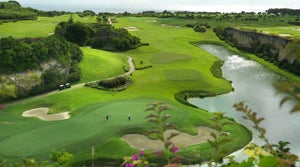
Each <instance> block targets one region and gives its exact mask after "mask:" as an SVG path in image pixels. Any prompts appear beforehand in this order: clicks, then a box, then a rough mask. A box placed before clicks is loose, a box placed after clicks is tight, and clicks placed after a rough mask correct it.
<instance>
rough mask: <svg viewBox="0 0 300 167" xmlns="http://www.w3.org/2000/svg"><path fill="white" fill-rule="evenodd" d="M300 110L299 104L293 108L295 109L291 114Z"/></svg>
mask: <svg viewBox="0 0 300 167" xmlns="http://www.w3.org/2000/svg"><path fill="white" fill-rule="evenodd" d="M299 110H300V103H298V104H297V105H296V106H294V107H293V109H292V110H291V112H292V113H293V112H296V111H299Z"/></svg>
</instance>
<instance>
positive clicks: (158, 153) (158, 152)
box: [154, 150, 164, 158]
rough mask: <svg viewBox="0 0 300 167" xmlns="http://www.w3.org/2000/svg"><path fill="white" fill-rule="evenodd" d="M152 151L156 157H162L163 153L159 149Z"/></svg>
mask: <svg viewBox="0 0 300 167" xmlns="http://www.w3.org/2000/svg"><path fill="white" fill-rule="evenodd" d="M154 153H155V154H156V155H157V157H158V158H160V157H162V156H163V154H164V153H163V152H162V151H161V150H157V151H155V152H154Z"/></svg>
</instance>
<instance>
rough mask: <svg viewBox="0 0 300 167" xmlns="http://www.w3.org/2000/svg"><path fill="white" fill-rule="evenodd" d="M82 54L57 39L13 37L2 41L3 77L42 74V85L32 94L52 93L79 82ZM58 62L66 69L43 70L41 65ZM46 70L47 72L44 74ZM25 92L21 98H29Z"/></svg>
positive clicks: (72, 45)
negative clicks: (16, 74)
mask: <svg viewBox="0 0 300 167" xmlns="http://www.w3.org/2000/svg"><path fill="white" fill-rule="evenodd" d="M82 56H83V54H82V51H81V50H80V49H79V47H78V46H77V45H75V44H73V43H70V42H67V41H66V40H65V39H64V38H62V37H60V36H56V35H52V36H49V37H47V38H24V39H16V38H13V37H8V38H1V39H0V74H12V73H19V72H25V71H29V70H40V71H42V76H41V78H42V83H41V85H37V86H35V87H34V88H33V89H32V90H31V94H38V93H42V92H45V91H48V90H53V89H55V88H56V87H57V85H59V84H62V83H64V82H67V81H68V82H75V81H79V80H80V75H81V70H80V68H79V66H78V63H79V62H80V61H81V59H82ZM53 59H54V60H57V61H58V62H59V63H60V64H61V65H62V66H63V67H60V68H62V69H59V68H58V67H56V66H54V67H50V68H46V69H44V68H43V67H42V64H44V63H47V62H51V61H52V60H53ZM43 70H44V71H43ZM26 95H28V92H25V93H24V92H23V93H22V94H19V96H26Z"/></svg>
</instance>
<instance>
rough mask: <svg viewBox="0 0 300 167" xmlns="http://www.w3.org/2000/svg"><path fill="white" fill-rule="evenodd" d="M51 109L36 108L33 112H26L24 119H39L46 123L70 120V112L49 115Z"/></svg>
mask: <svg viewBox="0 0 300 167" xmlns="http://www.w3.org/2000/svg"><path fill="white" fill-rule="evenodd" d="M48 111H49V108H47V107H40V108H34V109H31V110H27V111H24V112H23V114H22V116H23V117H38V118H39V119H41V120H44V121H59V120H65V119H69V118H70V117H71V116H70V114H69V113H70V112H68V111H67V112H63V113H58V114H48Z"/></svg>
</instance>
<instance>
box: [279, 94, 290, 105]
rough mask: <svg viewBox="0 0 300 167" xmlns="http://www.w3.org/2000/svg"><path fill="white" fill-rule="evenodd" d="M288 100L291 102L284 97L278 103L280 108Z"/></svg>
mask: <svg viewBox="0 0 300 167" xmlns="http://www.w3.org/2000/svg"><path fill="white" fill-rule="evenodd" d="M288 100H291V98H290V97H288V96H287V97H285V98H283V99H282V100H281V101H280V107H282V105H283V104H284V103H285V102H286V101H288Z"/></svg>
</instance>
